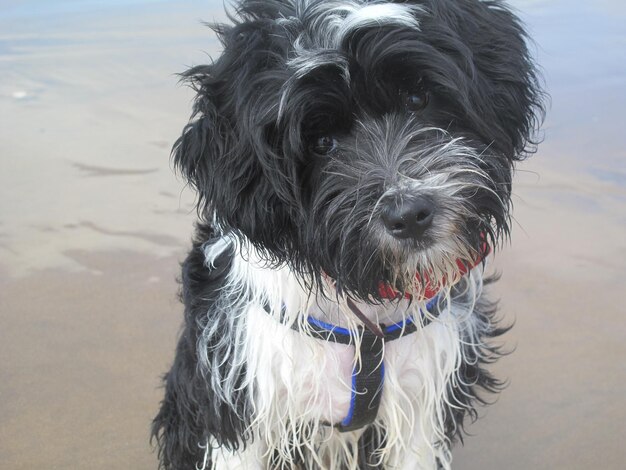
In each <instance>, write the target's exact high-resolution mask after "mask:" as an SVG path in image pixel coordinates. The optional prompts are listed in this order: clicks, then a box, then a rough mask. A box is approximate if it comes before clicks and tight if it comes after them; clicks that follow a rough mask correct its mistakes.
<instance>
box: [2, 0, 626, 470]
mask: <svg viewBox="0 0 626 470" xmlns="http://www.w3.org/2000/svg"><path fill="white" fill-rule="evenodd" d="M512 3H513V4H514V5H515V6H516V7H517V8H519V9H520V10H521V11H522V12H523V13H522V16H523V18H524V19H525V21H526V22H527V23H528V25H529V29H530V31H531V34H532V35H533V37H534V38H535V40H536V42H537V47H536V50H537V55H538V58H539V61H540V62H541V64H542V66H543V69H544V75H545V79H546V84H547V89H548V92H549V93H550V95H551V96H552V105H551V109H550V111H549V113H548V117H547V119H546V123H545V126H544V133H545V142H544V143H543V144H542V146H541V147H540V151H539V152H538V153H537V154H536V155H535V156H533V157H532V158H531V159H529V160H528V161H526V162H523V163H522V164H520V165H519V168H518V171H517V177H516V186H515V188H514V193H515V195H514V205H515V213H514V215H515V224H514V227H513V236H512V240H511V244H510V245H507V246H505V247H503V249H502V250H501V251H500V252H498V253H497V254H496V256H495V257H494V259H493V260H492V262H491V267H490V269H491V270H494V271H496V270H497V271H500V272H501V273H502V279H501V281H500V282H499V283H498V284H497V285H495V286H494V287H493V288H492V291H491V296H492V297H493V298H496V299H500V305H501V315H502V319H503V322H504V323H515V325H514V327H513V329H512V330H511V331H510V332H509V333H508V334H507V335H506V336H505V337H504V338H503V339H502V341H503V342H504V343H505V344H506V346H507V347H508V348H509V349H511V350H514V351H513V353H512V354H511V355H509V356H507V357H505V358H504V359H502V360H501V361H500V362H498V363H497V364H495V365H494V367H493V370H494V372H495V373H496V375H498V376H499V377H502V378H507V379H508V381H509V386H508V387H507V389H506V390H505V391H504V392H503V393H502V394H501V395H500V396H499V397H498V398H497V403H496V404H495V405H493V406H491V407H489V408H486V409H484V410H482V411H481V416H482V418H481V419H480V420H479V421H478V422H477V423H476V424H474V425H472V426H470V427H469V428H468V429H469V431H470V433H471V436H468V437H467V439H466V441H465V446H464V447H459V448H457V449H456V451H455V460H454V468H457V469H461V470H479V469H480V470H492V469H493V470H501V469H511V470H529V469H532V470H534V469H568V470H569V469H574V470H577V469H580V470H585V469H616V470H617V469H621V468H623V467H624V462H626V446H624V445H623V440H624V437H623V436H624V434H625V432H626V429H625V425H624V423H626V405H625V404H624V397H625V396H626V366H625V365H624V358H625V357H626V322H625V314H626V308H625V307H624V304H623V298H622V295H623V292H624V290H625V289H626V281H625V280H624V273H625V272H626V150H625V148H626V147H625V146H624V138H623V135H624V131H623V129H624V127H625V125H626V118H625V117H624V112H623V110H624V109H625V108H626V47H624V46H625V45H626V33H625V32H624V31H626V29H625V28H624V27H623V26H624V24H626V4H624V3H623V2H621V1H618V0H614V1H610V0H602V1H598V2H584V1H582V0H574V1H567V0H516V1H514V2H512ZM591 3H593V5H590V4H591ZM223 18H224V14H223V11H222V2H218V1H213V0H206V1H200V0H186V1H183V0H181V1H157V0H133V1H126V2H122V1H117V0H116V1H111V2H106V3H104V2H97V1H88V0H86V1H82V2H81V1H76V0H74V1H72V0H60V1H55V2H49V1H44V0H27V1H25V2H18V1H11V0H10V1H8V2H4V5H3V6H2V7H0V469H2V470H4V469H6V470H31V469H38V468H46V469H74V468H80V469H82V468H85V469H95V470H98V469H102V470H104V469H106V470H111V469H129V468H132V469H133V470H148V469H155V468H156V466H157V461H156V457H155V455H154V454H153V450H152V449H151V447H150V444H149V440H148V439H149V426H150V422H151V419H152V417H153V415H154V413H155V412H156V409H157V405H158V402H159V400H160V398H161V396H162V391H161V390H160V389H159V386H160V375H161V374H162V373H163V372H165V370H166V369H167V368H168V366H169V364H170V362H171V360H172V358H173V352H174V347H175V341H176V336H177V333H178V329H179V325H180V321H181V313H182V308H181V306H180V304H179V303H178V300H177V297H176V296H177V289H178V286H177V284H176V278H177V276H178V271H179V262H180V261H181V260H182V258H183V256H184V254H185V252H186V250H187V248H188V245H189V238H190V235H191V231H192V225H193V221H194V218H195V213H194V208H193V194H192V192H191V191H190V190H189V189H188V188H185V185H184V183H183V182H182V181H181V180H179V179H177V178H176V176H175V175H174V174H173V172H172V169H171V166H170V162H169V150H170V147H171V145H172V143H173V142H174V140H175V139H176V138H177V137H178V135H179V133H180V130H181V129H182V127H183V125H184V124H185V122H186V120H187V118H188V116H189V110H190V104H191V99H192V97H193V94H192V92H191V91H190V90H188V89H185V88H184V87H181V86H179V85H178V84H177V77H176V73H178V72H182V71H183V70H185V69H186V68H187V67H188V66H191V65H195V64H199V63H203V62H206V61H208V60H210V56H211V55H213V56H214V55H216V54H217V53H218V52H219V44H218V42H217V40H216V39H215V37H214V36H213V34H212V33H211V32H210V31H209V30H208V29H207V28H206V27H205V26H203V25H202V24H201V23H200V21H201V20H206V21H213V20H215V19H217V20H219V19H223Z"/></svg>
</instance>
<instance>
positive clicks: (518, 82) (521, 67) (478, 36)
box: [470, 0, 544, 159]
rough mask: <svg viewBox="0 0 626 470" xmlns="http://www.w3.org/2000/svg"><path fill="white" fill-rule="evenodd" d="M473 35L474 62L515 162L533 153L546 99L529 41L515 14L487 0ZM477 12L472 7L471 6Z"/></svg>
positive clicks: (495, 0) (501, 5)
mask: <svg viewBox="0 0 626 470" xmlns="http://www.w3.org/2000/svg"><path fill="white" fill-rule="evenodd" d="M481 3H482V4H483V9H484V14H482V15H478V16H477V19H476V24H475V25H473V26H474V28H475V34H473V35H471V36H470V37H472V40H473V44H472V47H473V49H474V63H475V65H476V69H477V71H478V73H480V74H481V75H483V76H484V77H485V79H486V82H487V84H488V86H487V88H486V89H485V93H486V94H487V95H486V96H485V98H486V99H488V100H489V101H490V103H491V107H492V109H493V112H494V118H495V119H496V122H498V123H499V125H500V127H501V129H502V131H503V132H504V134H505V135H507V136H508V138H509V140H510V144H511V148H512V150H513V152H514V158H516V159H521V158H523V157H524V156H525V155H526V154H527V153H532V152H533V151H534V144H536V142H535V141H534V139H535V135H534V134H535V133H536V131H537V130H538V128H539V126H540V125H541V123H542V121H543V117H544V104H543V99H544V94H543V91H542V90H541V85H540V81H539V77H538V72H537V69H536V67H535V64H534V60H533V57H532V56H531V54H530V53H529V50H528V43H529V42H530V38H529V37H528V35H527V34H526V31H525V30H524V26H523V25H522V23H521V21H520V20H519V18H517V16H516V15H515V14H513V13H512V12H511V10H509V8H508V7H506V6H505V5H504V4H503V3H502V2H501V1H500V0H485V1H483V2H481ZM474 8H475V7H474Z"/></svg>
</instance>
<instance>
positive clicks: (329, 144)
mask: <svg viewBox="0 0 626 470" xmlns="http://www.w3.org/2000/svg"><path fill="white" fill-rule="evenodd" d="M336 149H337V139H335V138H334V137H333V136H331V135H323V136H321V137H318V138H317V139H316V140H315V142H313V145H312V146H311V150H313V151H314V152H315V153H317V154H319V155H328V154H329V153H331V152H332V151H334V150H336Z"/></svg>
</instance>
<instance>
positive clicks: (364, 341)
mask: <svg viewBox="0 0 626 470" xmlns="http://www.w3.org/2000/svg"><path fill="white" fill-rule="evenodd" d="M437 301H438V296H436V297H434V298H432V299H431V300H430V301H429V302H428V303H427V304H426V310H427V311H428V313H433V309H434V307H435V306H436V304H437ZM307 323H308V328H307V333H309V334H310V335H311V336H313V337H314V338H318V339H322V340H324V341H333V342H335V343H341V344H356V342H355V339H356V338H357V337H358V338H360V339H361V341H360V343H359V351H358V354H359V357H360V360H359V361H358V364H355V366H354V369H353V370H352V387H351V393H350V409H349V410H348V414H347V416H346V417H345V418H344V419H343V420H342V421H341V422H340V423H337V424H335V425H334V426H335V428H337V429H338V430H339V431H340V432H348V431H356V430H357V429H361V428H363V427H365V426H367V425H369V424H372V423H373V422H374V420H375V419H376V416H377V415H378V408H379V407H380V400H381V398H382V392H383V384H384V381H385V364H384V362H383V346H384V344H385V342H387V341H394V340H396V339H399V338H402V337H403V336H406V335H408V334H411V333H413V332H415V331H417V325H416V324H415V321H414V320H413V319H411V318H406V319H405V320H403V321H401V322H398V323H394V324H392V325H389V326H387V325H384V324H380V325H379V327H380V331H381V332H382V336H379V335H377V334H376V333H375V332H373V331H372V330H371V329H368V328H365V327H363V326H360V327H358V328H357V330H356V331H354V330H349V329H347V328H343V327H340V326H335V325H331V324H330V323H326V322H323V321H321V320H318V319H316V318H313V317H311V316H309V317H307ZM421 323H422V325H423V326H426V325H428V324H429V323H430V318H429V316H428V315H425V314H424V312H422V317H421ZM292 328H294V329H296V330H297V329H298V327H297V325H295V324H294V325H293V326H292ZM355 353H356V352H355Z"/></svg>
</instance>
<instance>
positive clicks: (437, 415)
mask: <svg viewBox="0 0 626 470" xmlns="http://www.w3.org/2000/svg"><path fill="white" fill-rule="evenodd" d="M229 18H230V21H231V23H229V24H228V25H226V24H216V25H212V28H213V30H214V31H215V32H216V33H217V35H218V37H219V39H220V41H221V43H222V45H223V52H222V54H221V55H220V56H219V58H217V60H215V61H213V63H211V64H209V65H199V66H195V67H193V68H191V69H189V70H188V71H187V72H185V73H184V74H183V79H184V80H185V81H186V82H187V83H188V84H189V85H190V86H191V87H192V88H193V89H194V90H195V92H196V93H197V96H196V98H195V101H194V106H193V112H192V117H191V119H190V121H189V123H188V124H187V125H186V127H185V128H184V131H183V133H182V135H181V137H180V138H179V139H178V140H177V142H176V143H175V145H174V148H173V150H172V158H173V162H174V165H175V167H176V169H177V170H179V171H180V173H181V174H182V175H184V177H185V178H186V180H187V181H188V182H189V184H190V185H191V186H192V187H193V188H194V189H195V190H196V192H197V210H198V215H199V220H198V222H197V226H196V231H195V236H194V240H193V246H192V248H191V251H190V252H189V254H188V256H187V258H186V260H185V261H184V262H183V265H182V289H181V298H182V301H183V303H184V306H185V318H184V326H183V330H182V333H181V335H180V340H179V342H178V346H177V350H176V356H175V359H174V362H173V366H172V368H171V370H170V371H169V372H168V373H167V374H166V376H165V378H164V382H165V397H164V399H163V401H162V403H161V408H160V411H159V412H158V414H157V416H156V418H155V419H154V422H153V428H152V435H153V438H155V439H156V442H157V444H158V450H159V459H160V466H161V468H164V469H167V470H174V469H175V470H193V469H203V470H206V469H217V470H235V469H250V470H262V469H279V470H287V469H300V470H313V469H324V470H340V469H341V470H344V469H345V470H348V469H350V470H353V469H363V470H365V469H370V470H371V469H380V470H382V469H394V470H413V469H437V468H443V469H448V468H450V467H451V460H452V457H451V447H452V445H453V444H454V443H455V442H458V441H459V440H462V436H463V432H464V431H463V428H464V424H465V423H466V421H468V420H473V419H475V418H476V415H477V412H476V407H477V406H478V405H480V404H484V403H486V401H487V400H486V394H487V393H492V392H497V391H499V390H500V389H501V387H502V382H501V381H499V380H498V379H496V378H495V377H493V376H492V375H491V374H490V373H489V371H488V370H486V365H487V364H489V363H491V362H493V361H494V360H495V359H497V357H498V356H499V355H500V354H501V352H502V351H501V350H500V349H499V346H498V345H496V344H494V342H493V338H495V337H497V336H498V335H500V334H501V333H502V332H503V331H504V330H505V328H501V327H499V326H498V325H497V321H496V320H497V319H496V317H495V315H496V313H495V312H496V306H495V304H494V303H492V302H490V301H488V300H486V299H485V297H484V295H483V287H484V286H485V285H486V284H488V283H489V282H491V281H492V280H493V279H490V278H485V279H484V277H485V276H484V271H485V263H486V260H487V256H488V255H489V253H490V252H493V251H494V250H495V249H496V248H498V247H499V246H500V245H501V243H502V241H503V240H506V239H507V236H508V234H509V230H510V209H511V204H510V198H511V182H512V173H513V169H514V165H515V163H516V162H517V161H519V160H521V159H523V158H525V157H527V156H528V155H530V154H531V153H532V152H533V151H535V150H536V144H537V139H536V134H537V131H538V129H539V125H540V121H541V118H542V115H543V107H542V91H541V87H540V77H539V74H538V72H537V68H536V66H535V64H534V61H533V59H532V57H531V55H530V54H529V51H528V46H527V43H528V37H527V35H526V32H525V30H524V28H523V25H522V24H521V22H520V20H519V19H518V18H517V17H516V16H515V14H514V13H513V12H512V11H511V10H510V9H509V8H508V7H507V6H506V5H505V4H504V3H503V2H502V1H500V0H407V1H390V0H372V1H368V0H242V1H241V2H240V3H238V4H237V5H236V6H235V11H234V12H232V13H231V14H229Z"/></svg>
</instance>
